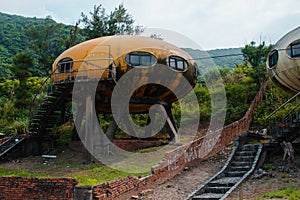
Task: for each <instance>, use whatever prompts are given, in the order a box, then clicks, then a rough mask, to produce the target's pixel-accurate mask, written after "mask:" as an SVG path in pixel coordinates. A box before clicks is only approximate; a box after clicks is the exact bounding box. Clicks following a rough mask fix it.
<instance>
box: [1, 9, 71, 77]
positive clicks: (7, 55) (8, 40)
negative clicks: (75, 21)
mask: <svg viewBox="0 0 300 200" xmlns="http://www.w3.org/2000/svg"><path fill="white" fill-rule="evenodd" d="M47 22H49V23H51V24H57V23H56V22H55V21H54V20H52V19H51V18H47ZM44 23H45V19H40V18H35V17H33V18H30V17H22V16H18V15H10V14H5V13H1V12H0V79H6V78H10V77H11V71H10V70H9V68H10V67H11V64H12V57H13V56H15V55H16V54H17V53H21V52H24V51H25V50H27V49H28V42H29V41H30V38H28V36H27V35H26V34H25V31H24V29H26V27H29V26H38V25H41V24H44ZM64 27H65V29H66V30H68V29H69V28H70V26H67V25H64ZM65 32H66V34H68V31H65Z"/></svg>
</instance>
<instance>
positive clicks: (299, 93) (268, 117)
mask: <svg viewBox="0 0 300 200" xmlns="http://www.w3.org/2000/svg"><path fill="white" fill-rule="evenodd" d="M299 95H300V92H298V93H297V94H295V95H294V96H293V97H292V98H290V99H289V100H287V101H286V102H284V103H283V104H282V105H281V106H279V107H278V108H277V109H276V110H274V111H273V112H272V113H271V114H270V115H268V116H267V118H266V121H267V120H268V119H270V118H271V117H272V116H273V115H274V114H275V113H277V112H278V111H279V110H280V109H282V108H283V107H284V106H286V105H287V104H288V103H290V102H291V101H292V100H294V99H295V98H296V97H298V96H299Z"/></svg>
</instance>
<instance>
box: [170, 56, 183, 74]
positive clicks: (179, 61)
mask: <svg viewBox="0 0 300 200" xmlns="http://www.w3.org/2000/svg"><path fill="white" fill-rule="evenodd" d="M168 64H169V66H170V67H171V68H173V69H175V70H177V71H185V70H186V68H187V63H186V61H185V60H184V59H183V58H181V57H177V56H170V57H169V62H168Z"/></svg>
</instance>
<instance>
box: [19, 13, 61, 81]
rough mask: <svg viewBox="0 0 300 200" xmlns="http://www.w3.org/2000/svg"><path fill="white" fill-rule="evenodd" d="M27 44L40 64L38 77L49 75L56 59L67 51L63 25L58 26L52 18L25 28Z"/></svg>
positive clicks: (49, 17)
mask: <svg viewBox="0 0 300 200" xmlns="http://www.w3.org/2000/svg"><path fill="white" fill-rule="evenodd" d="M23 31H24V33H25V35H26V36H27V39H28V40H27V44H28V47H29V51H31V52H32V53H33V54H34V56H35V58H36V59H37V61H38V63H39V65H40V66H39V68H40V70H37V73H39V74H38V75H42V76H43V75H48V74H49V71H50V70H51V65H52V63H53V61H54V59H55V58H56V57H57V56H58V55H59V54H60V53H61V52H62V51H64V50H65V47H66V46H67V44H66V41H67V35H66V34H65V29H64V25H63V24H57V23H56V22H55V21H53V20H52V19H51V16H48V17H46V19H44V23H39V24H30V25H28V26H26V27H25V28H24V30H23Z"/></svg>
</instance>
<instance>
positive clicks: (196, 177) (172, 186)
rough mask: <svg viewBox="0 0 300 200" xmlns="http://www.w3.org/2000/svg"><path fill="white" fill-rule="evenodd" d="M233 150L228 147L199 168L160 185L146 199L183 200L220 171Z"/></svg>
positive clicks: (188, 170)
mask: <svg viewBox="0 0 300 200" xmlns="http://www.w3.org/2000/svg"><path fill="white" fill-rule="evenodd" d="M231 150H232V148H231V147H228V148H226V149H225V150H224V151H222V152H220V153H219V154H218V155H216V156H214V157H212V158H210V159H208V160H205V161H203V162H201V163H200V164H199V166H195V167H191V168H188V169H187V170H184V171H183V172H182V173H180V174H178V175H177V176H175V177H174V178H173V179H171V180H169V181H167V182H165V183H164V184H161V185H159V186H158V187H156V188H155V189H154V190H153V194H151V195H149V196H147V197H146V198H145V199H153V200H182V199H184V198H186V197H187V196H188V195H189V194H190V193H192V192H193V191H194V190H196V189H197V188H198V187H200V186H201V184H203V183H204V182H205V181H207V180H208V179H209V178H211V177H212V176H213V175H214V174H215V173H217V172H218V171H220V170H221V169H222V167H223V166H224V164H225V163H226V161H227V158H228V156H229V154H230V153H231Z"/></svg>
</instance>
